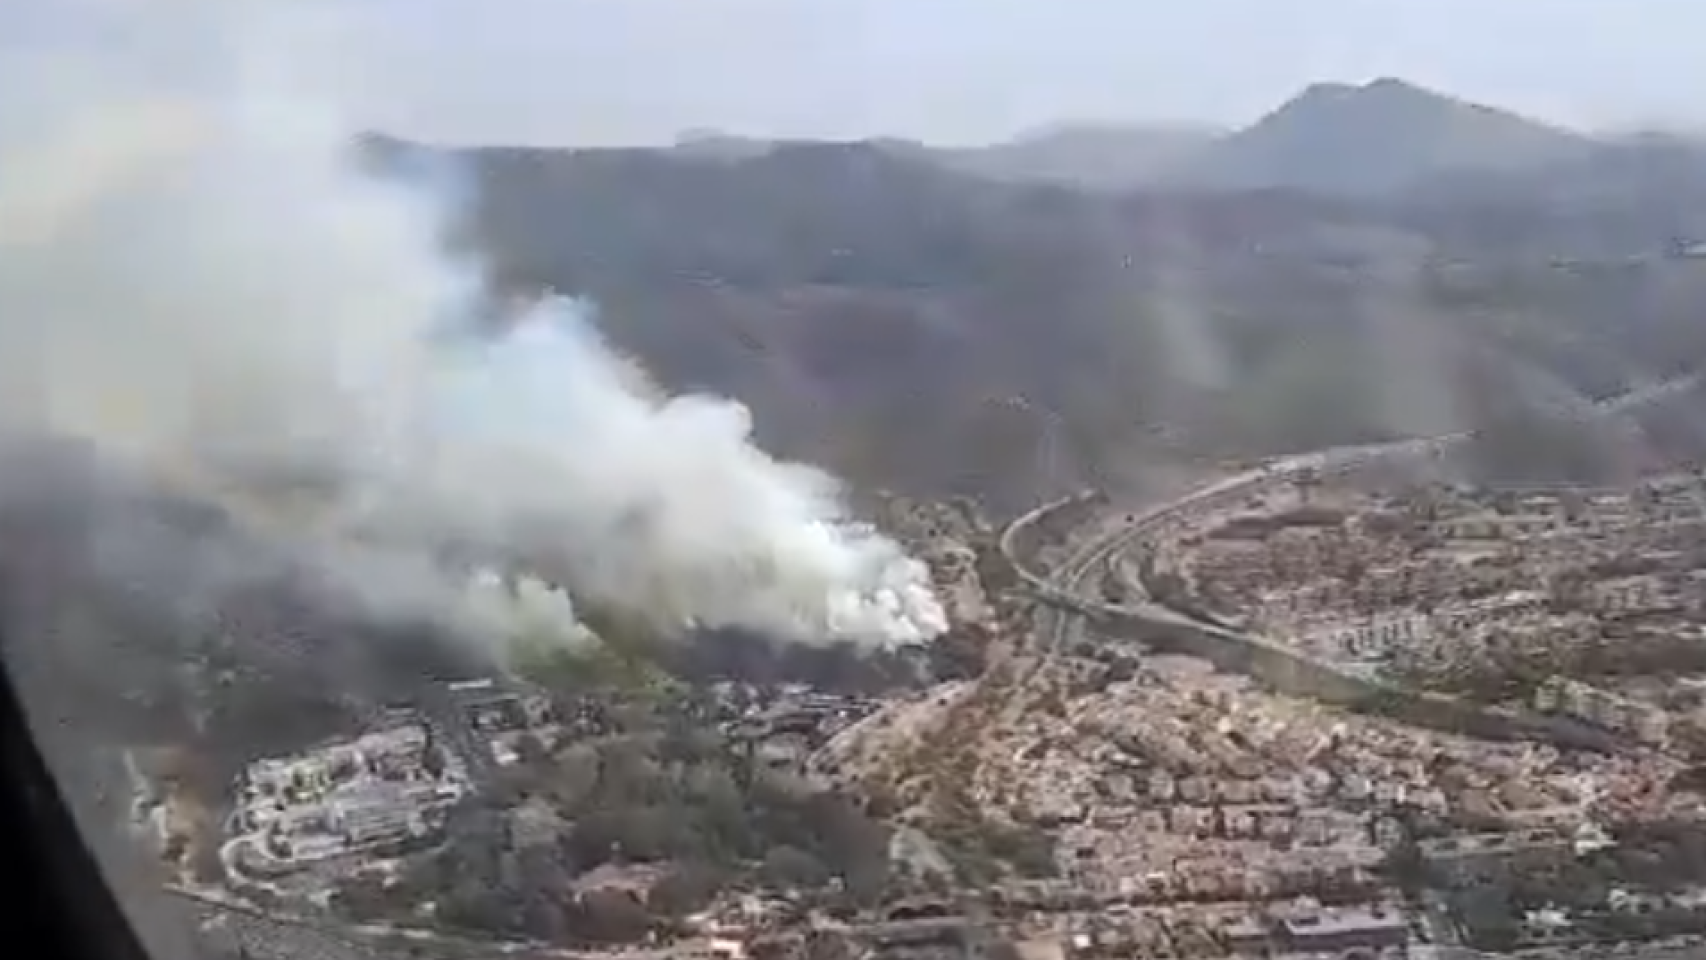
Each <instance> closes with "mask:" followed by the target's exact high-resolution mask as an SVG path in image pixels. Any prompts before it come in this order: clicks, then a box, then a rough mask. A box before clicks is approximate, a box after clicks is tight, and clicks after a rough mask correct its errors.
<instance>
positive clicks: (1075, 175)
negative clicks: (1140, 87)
mask: <svg viewBox="0 0 1706 960" xmlns="http://www.w3.org/2000/svg"><path fill="white" fill-rule="evenodd" d="M1220 135H1221V131H1218V130H1215V129H1213V128H1210V127H1189V126H1063V127H1056V128H1053V129H1049V130H1045V131H1039V132H1037V133H1032V134H1027V135H1024V136H1021V137H1018V138H1017V139H1014V140H1010V141H1008V142H1006V143H999V144H995V145H992V146H987V147H971V148H959V149H935V150H929V151H926V153H925V154H924V156H926V157H927V158H929V159H933V160H935V161H936V162H939V163H942V164H945V165H947V166H949V167H951V168H953V169H956V170H960V171H962V172H965V173H971V174H976V175H978V176H983V177H988V178H990V179H994V180H1006V181H1032V182H1038V183H1054V184H1060V185H1063V186H1076V187H1086V188H1090V189H1115V190H1121V189H1129V188H1132V187H1138V186H1142V185H1144V184H1146V183H1149V182H1151V181H1153V180H1154V179H1155V178H1156V176H1157V175H1159V174H1161V173H1162V172H1164V171H1167V170H1171V169H1175V168H1177V167H1178V166H1179V165H1180V164H1182V163H1185V162H1187V161H1188V160H1189V159H1190V158H1191V157H1192V156H1193V155H1194V154H1195V153H1196V152H1197V151H1199V150H1201V149H1203V148H1204V147H1206V146H1208V145H1209V144H1211V143H1213V142H1214V141H1215V139H1216V138H1217V137H1219V136H1220Z"/></svg>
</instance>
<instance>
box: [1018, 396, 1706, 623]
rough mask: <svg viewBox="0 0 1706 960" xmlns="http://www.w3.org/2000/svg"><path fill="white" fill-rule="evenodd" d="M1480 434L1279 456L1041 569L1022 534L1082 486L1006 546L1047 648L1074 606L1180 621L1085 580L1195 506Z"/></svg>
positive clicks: (1602, 406)
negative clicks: (1101, 593) (1025, 551)
mask: <svg viewBox="0 0 1706 960" xmlns="http://www.w3.org/2000/svg"><path fill="white" fill-rule="evenodd" d="M1703 377H1706V374H1689V375H1686V376H1681V377H1677V378H1674V379H1671V380H1666V381H1663V382H1661V383H1657V384H1652V385H1650V386H1646V387H1642V388H1639V389H1636V390H1631V391H1629V392H1626V393H1622V394H1618V395H1617V396H1613V397H1608V398H1606V399H1603V400H1600V401H1598V402H1596V403H1595V404H1594V405H1593V407H1594V409H1595V410H1597V411H1598V412H1599V414H1600V415H1601V416H1607V417H1619V416H1623V415H1626V414H1629V413H1631V412H1632V411H1634V410H1637V409H1640V408H1641V407H1644V406H1646V405H1648V404H1650V403H1656V402H1661V401H1664V400H1667V399H1670V398H1672V397H1677V396H1681V395H1683V394H1685V393H1687V392H1688V391H1689V390H1691V389H1693V388H1694V387H1696V386H1698V385H1699V384H1700V382H1701V380H1702V379H1703ZM1474 436H1475V433H1474V432H1473V431H1464V432H1459V433H1452V434H1447V435H1444V436H1438V437H1420V438H1414V439H1407V440H1399V441H1394V442H1390V443H1377V444H1360V445H1349V446H1343V447H1333V448H1329V449H1326V450H1316V451H1311V452H1308V453H1300V454H1294V455H1291V456H1286V457H1281V458H1279V459H1276V460H1272V461H1269V462H1268V463H1265V464H1263V465H1261V466H1259V467H1256V468H1254V469H1251V470H1247V471H1244V472H1242V473H1238V474H1235V475H1233V476H1230V477H1225V478H1222V479H1220V480H1216V481H1213V482H1212V483H1208V484H1205V485H1204V486H1201V487H1197V488H1196V489H1194V490H1191V491H1190V492H1188V493H1186V494H1185V495H1184V496H1182V497H1178V498H1176V499H1174V500H1171V501H1168V502H1166V503H1162V504H1159V505H1157V506H1155V507H1152V508H1150V509H1148V510H1145V511H1144V512H1142V513H1139V514H1136V515H1134V516H1132V517H1131V518H1130V519H1129V520H1128V521H1127V522H1126V523H1124V524H1121V525H1119V526H1117V527H1116V528H1115V529H1114V530H1113V531H1111V532H1109V533H1106V534H1104V535H1102V536H1100V537H1096V538H1094V539H1092V540H1090V541H1089V542H1088V543H1085V544H1083V545H1081V546H1080V547H1079V548H1078V549H1077V550H1076V551H1075V552H1074V553H1072V554H1071V555H1070V556H1069V557H1068V559H1067V560H1066V561H1065V562H1064V563H1062V564H1061V565H1060V566H1059V568H1058V569H1054V570H1037V569H1035V568H1033V567H1032V566H1030V565H1029V564H1028V563H1027V562H1026V561H1025V558H1023V557H1021V556H1020V555H1019V554H1020V552H1021V550H1020V540H1021V539H1022V538H1023V534H1024V533H1025V531H1026V530H1027V529H1028V528H1030V527H1032V526H1035V525H1036V524H1038V523H1040V522H1041V521H1043V520H1044V519H1046V518H1047V517H1049V516H1050V515H1051V514H1053V513H1055V512H1057V511H1061V510H1063V509H1065V508H1068V507H1071V506H1075V505H1082V504H1083V502H1084V500H1085V499H1086V495H1084V494H1079V495H1076V496H1073V497H1068V498H1065V499H1063V500H1057V501H1054V502H1052V503H1048V504H1044V505H1043V506H1041V507H1038V508H1037V509H1035V510H1033V511H1031V512H1030V513H1027V514H1025V515H1024V516H1022V517H1020V518H1019V519H1017V520H1015V521H1014V522H1013V523H1012V524H1010V525H1009V526H1008V529H1007V530H1006V531H1004V532H1003V534H1002V537H1001V549H1002V552H1003V553H1005V554H1006V556H1007V559H1008V560H1009V561H1010V562H1011V563H1012V564H1013V566H1014V568H1015V569H1017V570H1018V572H1019V576H1020V578H1021V579H1022V580H1023V581H1024V583H1025V585H1026V587H1027V588H1028V589H1029V590H1030V591H1031V592H1033V593H1035V594H1037V595H1038V596H1040V597H1042V598H1044V599H1045V600H1048V601H1050V603H1049V605H1048V607H1047V608H1046V610H1045V612H1044V613H1043V614H1042V616H1043V617H1045V618H1047V620H1046V622H1045V623H1044V624H1042V627H1043V630H1042V636H1043V638H1044V643H1045V648H1046V650H1048V651H1050V652H1052V651H1055V650H1060V649H1062V648H1064V647H1066V646H1068V645H1070V644H1071V643H1072V642H1073V641H1074V640H1075V639H1076V638H1077V637H1078V636H1079V635H1080V634H1081V633H1082V631H1083V630H1084V622H1085V618H1084V617H1083V616H1079V615H1076V614H1075V613H1074V611H1077V612H1078V613H1084V614H1103V615H1112V616H1118V615H1125V616H1131V615H1133V614H1136V615H1139V616H1142V617H1145V618H1152V619H1156V620H1160V621H1175V622H1176V621H1178V620H1180V619H1186V620H1193V621H1194V619H1195V618H1192V617H1189V616H1187V615H1186V614H1183V613H1181V612H1179V611H1175V610H1172V609H1170V608H1167V607H1165V606H1162V605H1160V604H1157V603H1155V602H1154V601H1152V600H1149V599H1148V598H1142V599H1140V600H1138V602H1136V603H1127V604H1119V605H1116V604H1110V603H1106V602H1104V601H1101V600H1098V599H1095V598H1092V597H1088V596H1086V595H1085V591H1084V586H1085V584H1086V582H1087V581H1088V580H1089V579H1090V578H1091V577H1092V576H1093V575H1095V574H1096V573H1097V572H1098V571H1099V570H1100V569H1101V565H1102V564H1103V563H1104V562H1105V561H1106V560H1107V559H1108V558H1110V557H1114V556H1118V555H1120V554H1121V553H1124V552H1126V551H1128V550H1129V549H1131V547H1132V546H1133V545H1134V544H1138V543H1141V542H1143V541H1144V540H1145V539H1146V538H1147V537H1149V536H1151V535H1152V534H1153V533H1154V532H1155V531H1156V530H1158V529H1159V528H1160V527H1162V526H1163V525H1165V524H1166V523H1168V522H1170V521H1171V520H1173V519H1174V518H1176V517H1177V516H1178V515H1180V514H1182V513H1184V512H1186V511H1189V510H1191V509H1194V508H1197V507H1200V506H1203V505H1206V504H1211V503H1214V502H1217V501H1221V502H1224V501H1226V500H1231V499H1238V498H1244V497H1248V496H1250V495H1252V494H1254V493H1257V492H1258V491H1260V490H1262V489H1263V488H1264V487H1266V486H1268V485H1273V484H1283V483H1290V482H1291V481H1293V480H1295V479H1297V478H1298V477H1301V476H1303V475H1306V474H1316V475H1321V474H1338V473H1348V472H1351V471H1354V470H1357V469H1360V468H1362V467H1365V466H1369V465H1372V464H1374V463H1376V462H1380V461H1387V462H1395V461H1402V460H1404V459H1406V458H1432V457H1438V456H1441V455H1443V454H1445V453H1447V452H1449V451H1450V450H1452V449H1453V448H1456V447H1459V446H1461V445H1462V444H1465V443H1467V442H1468V441H1470V440H1471V439H1473V438H1474ZM1245 639H1246V640H1248V641H1250V642H1253V643H1259V644H1264V645H1265V644H1270V643H1271V642H1272V641H1269V640H1267V639H1266V638H1261V637H1254V636H1248V637H1245Z"/></svg>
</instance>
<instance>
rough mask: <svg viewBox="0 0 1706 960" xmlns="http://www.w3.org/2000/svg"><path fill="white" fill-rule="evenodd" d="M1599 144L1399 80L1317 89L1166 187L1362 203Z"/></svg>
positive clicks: (1215, 148) (1182, 170) (1552, 159)
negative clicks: (1267, 191) (1304, 194)
mask: <svg viewBox="0 0 1706 960" xmlns="http://www.w3.org/2000/svg"><path fill="white" fill-rule="evenodd" d="M1598 145H1599V144H1598V142H1597V141H1595V140H1593V139H1592V138H1590V137H1586V136H1583V135H1580V134H1577V133H1573V132H1571V131H1568V130H1563V129H1560V128H1558V127H1553V126H1548V125H1547V124H1544V123H1540V122H1538V121H1535V120H1530V119H1528V118H1525V117H1521V116H1518V115H1516V114H1514V113H1510V112H1507V111H1504V110H1499V109H1496V108H1493V107H1488V106H1483V105H1480V104H1475V103H1470V102H1468V101H1465V100H1459V99H1456V98H1454V97H1450V96H1446V95H1445V94H1441V93H1436V92H1434V91H1432V90H1427V89H1424V88H1422V87H1418V86H1415V85H1414V84H1410V83H1406V82H1404V81H1402V80H1395V79H1390V78H1387V79H1381V80H1376V81H1373V82H1372V83H1368V84H1365V85H1363V86H1352V85H1348V84H1340V83H1321V84H1315V85H1313V86H1311V87H1309V88H1308V89H1306V90H1304V91H1303V92H1302V93H1301V94H1299V95H1298V96H1296V97H1294V98H1292V99H1291V100H1290V101H1288V102H1286V103H1285V104H1284V105H1282V106H1281V107H1280V108H1279V109H1277V110H1275V111H1274V112H1272V113H1270V114H1268V115H1267V116H1265V117H1263V118H1262V119H1261V120H1259V121H1257V122H1256V123H1254V124H1252V125H1251V126H1249V127H1246V128H1245V129H1243V130H1239V131H1237V132H1236V133H1232V134H1229V135H1227V136H1225V137H1222V138H1221V139H1220V140H1219V141H1217V142H1215V143H1213V144H1211V145H1210V146H1208V147H1207V148H1206V149H1204V150H1201V151H1199V152H1197V153H1196V154H1195V155H1193V156H1192V157H1190V158H1189V160H1188V162H1186V163H1184V164H1183V165H1182V166H1180V167H1179V168H1176V169H1174V170H1173V171H1171V172H1170V175H1169V178H1168V179H1169V180H1171V181H1173V182H1176V183H1179V184H1183V185H1188V186H1193V187H1202V188H1212V189H1263V188H1280V189H1295V190H1306V191H1310V192H1316V193H1325V194H1337V195H1348V196H1370V195H1377V194H1384V193H1391V192H1394V191H1398V190H1403V189H1405V188H1407V187H1410V186H1412V185H1414V184H1417V183H1420V182H1422V181H1424V180H1427V179H1429V178H1432V177H1435V176H1438V175H1441V174H1443V173H1446V172H1450V171H1464V172H1467V171H1500V170H1511V169H1515V168H1522V167H1531V166H1536V165H1542V164H1550V163H1558V162H1564V161H1568V160H1570V159H1572V158H1575V157H1580V156H1583V155H1586V154H1589V153H1591V152H1592V151H1593V150H1594V149H1595V148H1596V147H1597V146H1598Z"/></svg>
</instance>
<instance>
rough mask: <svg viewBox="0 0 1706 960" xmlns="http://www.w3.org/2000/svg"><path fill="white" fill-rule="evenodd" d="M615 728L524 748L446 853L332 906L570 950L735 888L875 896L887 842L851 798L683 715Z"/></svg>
mask: <svg viewBox="0 0 1706 960" xmlns="http://www.w3.org/2000/svg"><path fill="white" fill-rule="evenodd" d="M624 716H625V717H626V718H627V719H626V721H625V722H624V724H623V726H622V728H621V729H616V730H612V731H611V732H609V733H607V734H606V735H603V736H600V737H596V738H593V739H589V740H584V741H580V742H575V743H570V744H567V745H564V746H561V747H559V748H557V749H554V750H552V749H547V748H545V747H544V745H542V744H540V745H536V749H529V750H526V751H523V753H524V760H523V761H522V763H520V764H519V765H518V766H517V767H516V768H513V769H512V770H511V771H506V772H507V773H509V776H508V777H507V779H506V782H505V783H504V784H503V789H502V790H501V792H500V795H499V796H497V797H493V798H488V800H487V801H486V802H485V803H481V804H470V805H469V806H468V807H467V808H466V809H464V810H462V811H460V813H459V814H458V815H457V816H456V817H454V818H453V821H452V828H451V837H450V840H449V843H448V844H447V846H446V847H445V848H444V849H443V850H442V851H441V852H439V853H437V854H436V855H434V856H432V857H430V858H429V859H427V860H426V861H424V862H422V863H419V864H417V865H416V866H415V867H414V868H413V869H412V870H410V871H408V872H407V873H406V875H405V876H404V878H403V879H402V882H401V883H399V884H397V885H395V886H393V887H391V888H389V889H375V888H374V887H373V886H372V885H371V884H364V883H352V884H349V885H346V887H345V888H344V889H343V890H342V892H341V897H340V906H341V908H342V909H343V910H345V911H346V912H349V913H353V914H355V915H358V916H395V915H398V914H399V913H404V912H406V911H408V910H410V909H412V908H413V906H414V905H415V904H419V903H421V902H427V901H431V902H434V903H436V904H437V905H438V907H437V913H436V917H437V919H438V921H439V922H441V923H443V924H444V925H446V926H449V927H453V928H463V929H470V930H479V931H482V932H489V933H499V934H505V935H512V936H531V937H541V938H545V939H550V940H555V941H559V942H568V943H574V942H589V941H590V942H610V941H629V940H634V939H637V938H639V937H640V936H643V935H645V934H646V933H648V932H651V931H665V932H667V931H668V930H670V929H672V928H673V925H674V924H675V923H676V922H677V921H678V920H679V919H680V918H681V917H682V916H683V915H684V914H686V913H688V912H691V911H693V910H696V909H699V908H701V907H703V906H704V905H705V903H706V902H707V901H708V900H709V899H710V898H711V897H712V896H714V895H715V894H716V893H717V892H718V891H721V890H726V889H731V888H740V887H752V886H761V887H765V888H769V889H776V890H782V891H789V890H792V891H795V892H796V893H797V894H799V895H800V896H804V897H808V898H810V897H816V898H820V899H827V900H829V901H835V902H841V903H843V904H844V905H845V906H847V907H848V908H855V907H857V906H859V905H861V904H870V903H873V902H875V901H876V900H877V899H878V898H880V897H881V896H882V894H883V893H884V891H885V889H886V888H887V887H888V884H889V882H890V878H889V873H888V830H887V828H885V827H884V826H883V825H881V824H880V823H878V822H876V821H875V820H873V819H872V818H871V817H870V816H869V815H867V814H866V813H865V812H864V810H863V809H862V806H861V805H860V804H859V803H858V802H857V801H855V800H853V799H851V798H849V797H846V796H844V795H841V794H838V793H834V792H829V791H826V790H822V789H819V788H816V787H814V786H812V785H810V784H808V783H806V782H805V781H803V780H801V779H800V778H798V777H796V776H794V775H792V774H789V773H785V772H779V771H772V770H769V769H767V768H765V767H763V765H762V764H761V763H759V762H757V761H756V760H755V759H754V758H753V757H752V756H751V755H750V754H749V753H748V752H747V751H746V750H745V749H743V748H742V747H741V746H740V745H738V744H736V743H734V742H731V741H730V740H729V739H727V738H725V737H724V736H722V735H721V734H718V733H716V732H714V731H712V730H708V729H705V728H703V727H699V726H696V725H695V724H693V723H692V722H691V721H689V720H687V719H685V718H674V717H668V716H664V715H662V714H659V713H657V712H655V711H654V712H650V713H639V714H635V713H629V714H626V715H624Z"/></svg>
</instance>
